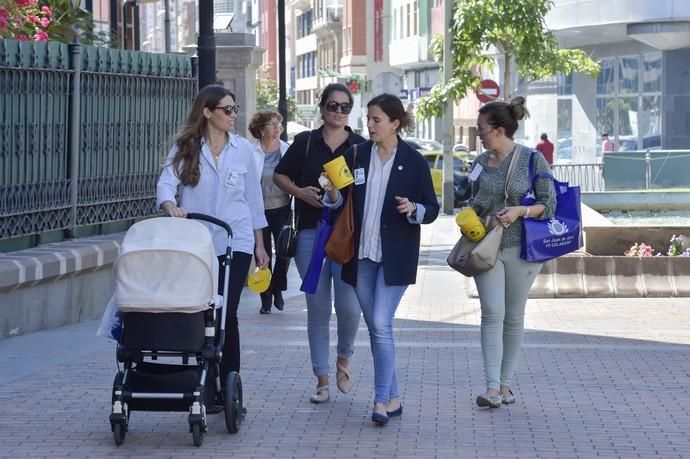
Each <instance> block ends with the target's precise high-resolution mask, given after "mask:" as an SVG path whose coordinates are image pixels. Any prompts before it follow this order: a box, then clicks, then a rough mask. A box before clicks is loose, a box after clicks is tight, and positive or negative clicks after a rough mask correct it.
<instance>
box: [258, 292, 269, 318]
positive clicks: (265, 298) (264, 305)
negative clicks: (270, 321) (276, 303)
mask: <svg viewBox="0 0 690 459" xmlns="http://www.w3.org/2000/svg"><path fill="white" fill-rule="evenodd" d="M259 313H260V314H270V313H271V293H270V292H264V293H262V294H261V309H260V310H259Z"/></svg>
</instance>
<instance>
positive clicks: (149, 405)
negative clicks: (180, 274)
mask: <svg viewBox="0 0 690 459" xmlns="http://www.w3.org/2000/svg"><path fill="white" fill-rule="evenodd" d="M187 218H188V219H194V220H201V221H206V222H209V223H212V224H215V225H217V226H220V227H221V228H223V229H224V230H225V231H226V233H227V236H228V245H227V249H226V253H225V270H224V273H223V274H224V275H223V281H222V282H223V302H224V303H225V304H223V307H222V313H221V317H218V314H217V311H216V309H215V306H216V305H215V304H209V305H208V308H207V309H205V310H203V311H200V312H197V313H192V314H189V313H174V312H170V313H165V312H164V313H160V312H157V313H147V312H125V313H123V317H122V323H123V329H122V334H121V336H120V339H119V340H118V344H117V351H116V357H117V362H118V371H117V373H116V375H115V380H114V381H113V391H112V410H111V414H110V426H111V430H112V432H113V437H114V440H115V444H116V445H117V446H120V445H122V444H123V443H124V440H125V437H126V434H127V432H128V430H129V417H130V414H131V412H132V411H135V410H136V411H189V416H188V423H189V431H190V432H191V433H192V439H193V442H194V445H195V446H197V447H199V446H201V445H202V443H203V439H204V436H205V434H206V432H207V429H208V426H207V410H206V402H205V400H208V398H207V396H209V395H210V394H207V393H206V391H208V390H209V389H213V390H215V392H214V394H213V395H214V398H215V399H216V400H219V401H220V400H222V401H223V409H224V411H225V424H226V428H227V430H228V432H230V433H237V432H238V431H239V428H240V424H241V421H242V417H243V411H244V410H243V406H242V381H241V378H240V375H239V373H237V372H230V373H229V374H228V375H227V378H226V381H225V387H224V390H223V385H222V384H221V372H220V363H221V360H222V355H223V351H222V349H223V343H224V342H225V318H226V314H227V298H228V288H229V277H230V264H231V261H232V248H231V242H232V230H231V229H230V226H229V225H228V224H227V223H225V222H224V221H222V220H219V219H217V218H215V217H212V216H209V215H204V214H198V213H188V214H187ZM161 319H164V320H167V321H169V322H170V323H172V324H175V323H179V322H175V321H196V322H198V324H199V325H201V324H202V322H203V330H204V333H203V336H202V334H201V333H198V336H194V337H193V338H196V340H195V341H196V342H197V343H198V345H197V346H194V347H196V348H195V349H185V348H184V346H179V347H178V346H176V345H175V338H174V337H169V339H168V340H166V339H165V335H161V336H159V337H161V338H163V341H164V344H163V345H161V346H158V345H151V344H150V342H149V341H148V339H146V338H145V339H143V340H138V339H137V338H129V337H131V336H135V337H136V336H138V335H140V334H141V332H142V331H143V332H144V335H145V336H146V335H147V333H146V332H148V331H150V330H151V328H153V327H155V324H156V323H160V321H161ZM219 319H220V323H218V322H217V321H218V320H219ZM128 322H129V325H130V328H131V329H132V331H133V332H132V333H130V335H128V334H127V333H128V328H127V326H128ZM200 328H201V327H200ZM161 357H166V358H167V357H173V358H181V360H182V364H181V365H168V364H157V363H151V362H144V359H145V358H150V359H151V360H152V361H156V360H158V358H161ZM190 357H194V358H195V359H196V363H197V364H196V365H189V358H190ZM120 362H122V363H123V364H124V368H123V369H120V365H119V363H120ZM140 368H141V369H142V370H141V371H138V370H139V369H140ZM209 373H210V376H211V377H212V378H213V381H212V383H213V384H212V385H210V384H207V382H211V381H207V378H208V377H209ZM142 378H149V380H151V381H154V384H155V383H156V382H164V381H165V382H167V381H170V380H173V381H174V380H175V378H177V379H178V380H180V381H182V380H183V379H185V381H184V383H191V382H192V381H193V387H192V388H190V389H189V390H187V387H186V384H182V383H175V384H173V385H172V386H173V390H171V391H151V390H137V389H138V388H137V387H136V386H137V382H138V381H146V379H142ZM183 386H185V387H183Z"/></svg>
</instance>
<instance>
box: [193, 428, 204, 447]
mask: <svg viewBox="0 0 690 459" xmlns="http://www.w3.org/2000/svg"><path fill="white" fill-rule="evenodd" d="M192 441H194V446H197V447H199V446H201V444H202V443H203V442H204V432H203V430H202V429H201V424H199V423H194V424H192Z"/></svg>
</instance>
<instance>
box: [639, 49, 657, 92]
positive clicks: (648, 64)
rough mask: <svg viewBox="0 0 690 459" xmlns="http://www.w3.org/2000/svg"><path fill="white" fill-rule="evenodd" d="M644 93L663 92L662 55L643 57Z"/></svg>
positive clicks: (654, 54)
mask: <svg viewBox="0 0 690 459" xmlns="http://www.w3.org/2000/svg"><path fill="white" fill-rule="evenodd" d="M643 59H644V60H643V65H644V73H643V74H642V82H643V84H642V92H661V53H652V54H645V55H644V57H643Z"/></svg>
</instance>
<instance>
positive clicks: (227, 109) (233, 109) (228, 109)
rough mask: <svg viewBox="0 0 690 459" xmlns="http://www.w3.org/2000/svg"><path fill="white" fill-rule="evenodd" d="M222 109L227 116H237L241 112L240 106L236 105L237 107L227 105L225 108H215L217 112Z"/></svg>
mask: <svg viewBox="0 0 690 459" xmlns="http://www.w3.org/2000/svg"><path fill="white" fill-rule="evenodd" d="M218 109H221V110H223V111H224V112H225V114H226V115H230V114H232V112H235V114H237V113H239V112H240V106H239V105H237V104H235V105H226V106H225V107H223V106H220V105H219V106H218V107H216V108H215V110H218Z"/></svg>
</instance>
